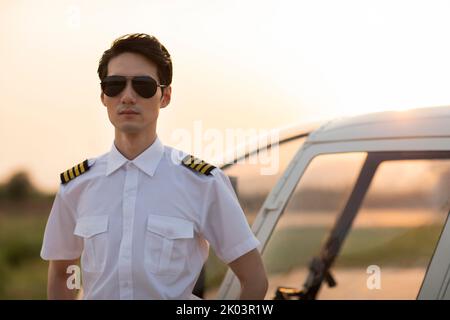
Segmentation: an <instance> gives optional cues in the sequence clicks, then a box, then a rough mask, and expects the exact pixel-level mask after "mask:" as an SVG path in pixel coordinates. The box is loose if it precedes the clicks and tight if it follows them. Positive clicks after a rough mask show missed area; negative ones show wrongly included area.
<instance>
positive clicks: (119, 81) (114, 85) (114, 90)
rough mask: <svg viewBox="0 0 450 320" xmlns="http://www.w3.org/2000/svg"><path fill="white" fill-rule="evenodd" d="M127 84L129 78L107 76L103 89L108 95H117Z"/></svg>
mask: <svg viewBox="0 0 450 320" xmlns="http://www.w3.org/2000/svg"><path fill="white" fill-rule="evenodd" d="M126 85H127V80H126V79H123V78H118V77H117V78H116V77H114V78H113V77H111V78H109V79H108V78H106V79H105V80H103V81H102V84H101V86H102V91H103V93H104V94H106V95H107V96H108V97H115V96H117V95H118V94H119V93H121V92H122V90H123V89H124V88H125V86H126Z"/></svg>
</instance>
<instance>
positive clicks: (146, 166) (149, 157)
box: [106, 137, 164, 176]
mask: <svg viewBox="0 0 450 320" xmlns="http://www.w3.org/2000/svg"><path fill="white" fill-rule="evenodd" d="M163 153H164V146H163V144H162V143H161V141H160V140H159V138H158V137H156V139H155V141H154V142H153V143H152V145H151V146H149V147H148V148H147V149H145V150H144V152H142V153H141V154H140V155H138V156H137V157H136V158H134V159H133V160H128V159H127V158H125V157H124V156H123V155H122V154H121V153H120V151H119V150H117V147H116V145H115V144H114V143H113V145H112V147H111V151H110V152H109V155H108V164H107V166H106V175H107V176H109V175H110V174H111V173H113V172H114V171H116V170H117V169H119V168H120V167H121V166H123V165H124V164H125V163H127V162H131V163H133V164H134V165H135V166H136V167H138V168H139V169H140V170H142V171H144V172H145V173H146V174H148V175H149V176H153V175H154V173H155V171H156V167H157V166H158V164H159V161H160V160H161V158H162V156H163Z"/></svg>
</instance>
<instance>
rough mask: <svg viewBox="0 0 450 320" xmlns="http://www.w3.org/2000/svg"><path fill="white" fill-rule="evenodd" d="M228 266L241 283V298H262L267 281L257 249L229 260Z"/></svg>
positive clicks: (265, 290)
mask: <svg viewBox="0 0 450 320" xmlns="http://www.w3.org/2000/svg"><path fill="white" fill-rule="evenodd" d="M229 267H230V268H231V270H233V272H234V274H235V275H236V276H237V277H238V279H239V281H240V283H241V296H240V299H241V300H260V299H264V296H265V295H266V292H267V287H268V281H267V276H266V271H265V270H264V265H263V263H262V259H261V255H260V254H259V251H258V250H257V249H253V250H252V251H249V252H247V253H246V254H244V255H243V256H241V257H239V258H237V259H236V260H234V261H232V262H230V264H229Z"/></svg>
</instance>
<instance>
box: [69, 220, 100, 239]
mask: <svg viewBox="0 0 450 320" xmlns="http://www.w3.org/2000/svg"><path fill="white" fill-rule="evenodd" d="M107 230H108V216H91V217H82V218H79V219H78V220H77V225H76V227H75V231H74V232H73V234H75V235H77V236H80V237H83V238H90V237H92V236H95V235H96V234H99V233H103V232H106V231H107Z"/></svg>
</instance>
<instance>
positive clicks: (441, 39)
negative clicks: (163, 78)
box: [0, 0, 450, 191]
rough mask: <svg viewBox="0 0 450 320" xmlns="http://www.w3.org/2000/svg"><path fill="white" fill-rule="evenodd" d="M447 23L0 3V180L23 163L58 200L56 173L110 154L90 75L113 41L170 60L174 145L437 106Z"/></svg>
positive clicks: (211, 7) (305, 10)
mask: <svg viewBox="0 0 450 320" xmlns="http://www.w3.org/2000/svg"><path fill="white" fill-rule="evenodd" d="M449 17H450V1H430V0H428V1H425V0H424V1H399V0H389V1H380V0H377V1H362V0H355V1H325V0H321V1H280V0H278V1H275V0H274V1H272V0H271V1H261V0H258V1H256V0H251V1H230V0H228V1H216V0H214V1H213V0H197V1H195V0H193V1H168V0H161V1H159V0H158V1H156V0H155V1H132V0H129V1H106V0H101V1H80V0H78V1H77V0H71V1H68V0H67V1H61V0H58V1H56V0H55V1H32V0H28V1H2V2H0V46H1V49H0V63H1V65H0V71H1V72H0V111H1V116H0V139H1V146H2V148H1V152H0V181H4V180H5V179H7V178H9V176H10V175H11V173H12V172H14V171H15V170H18V169H21V168H23V169H26V170H28V171H29V172H30V173H31V177H32V179H33V181H34V182H35V184H36V185H37V186H38V187H40V188H42V189H44V190H47V191H55V190H56V189H57V188H58V184H59V173H60V172H61V171H64V170H66V169H67V168H69V167H71V166H73V165H75V164H77V163H79V162H81V161H83V160H84V159H86V158H91V157H95V156H98V155H100V154H103V153H104V152H107V151H108V150H109V148H110V147H111V144H112V139H113V130H112V126H111V124H110V123H109V120H108V118H107V116H106V111H105V108H104V107H103V106H102V104H101V102H100V98H99V95H100V88H99V84H98V83H99V80H98V78H97V74H96V70H97V64H98V60H99V58H100V56H101V54H102V53H103V51H104V50H106V49H108V48H109V46H110V44H111V42H112V41H113V40H114V39H115V38H117V37H119V36H121V35H123V34H126V33H132V32H144V33H149V34H153V35H155V36H156V37H157V38H159V40H160V41H161V42H162V43H163V44H164V45H165V46H166V47H167V49H168V50H169V52H170V53H171V55H172V59H173V64H174V78H173V83H172V88H173V96H172V102H171V104H170V105H169V107H168V108H166V109H164V110H162V111H161V114H160V121H159V126H158V135H159V136H160V138H161V140H162V141H163V142H164V143H165V144H168V145H174V144H176V141H173V133H174V131H176V130H179V129H183V130H188V131H190V132H193V130H194V129H193V127H194V123H196V122H198V121H202V127H203V128H204V129H208V128H215V129H218V130H221V131H225V130H227V129H238V128H244V129H245V128H256V129H265V128H267V129H269V128H275V127H279V126H287V125H290V124H294V123H296V122H305V121H308V120H316V119H331V118H334V117H341V116H345V115H352V114H357V113H365V112H372V111H382V110H393V109H408V108H415V107H428V106H438V105H448V104H449V103H450V90H449V88H450V76H449V75H450V58H449V57H450V41H449V30H450V19H449ZM185 151H187V152H192V150H190V147H189V146H185ZM196 155H197V156H199V157H201V154H196ZM205 160H208V159H205Z"/></svg>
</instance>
